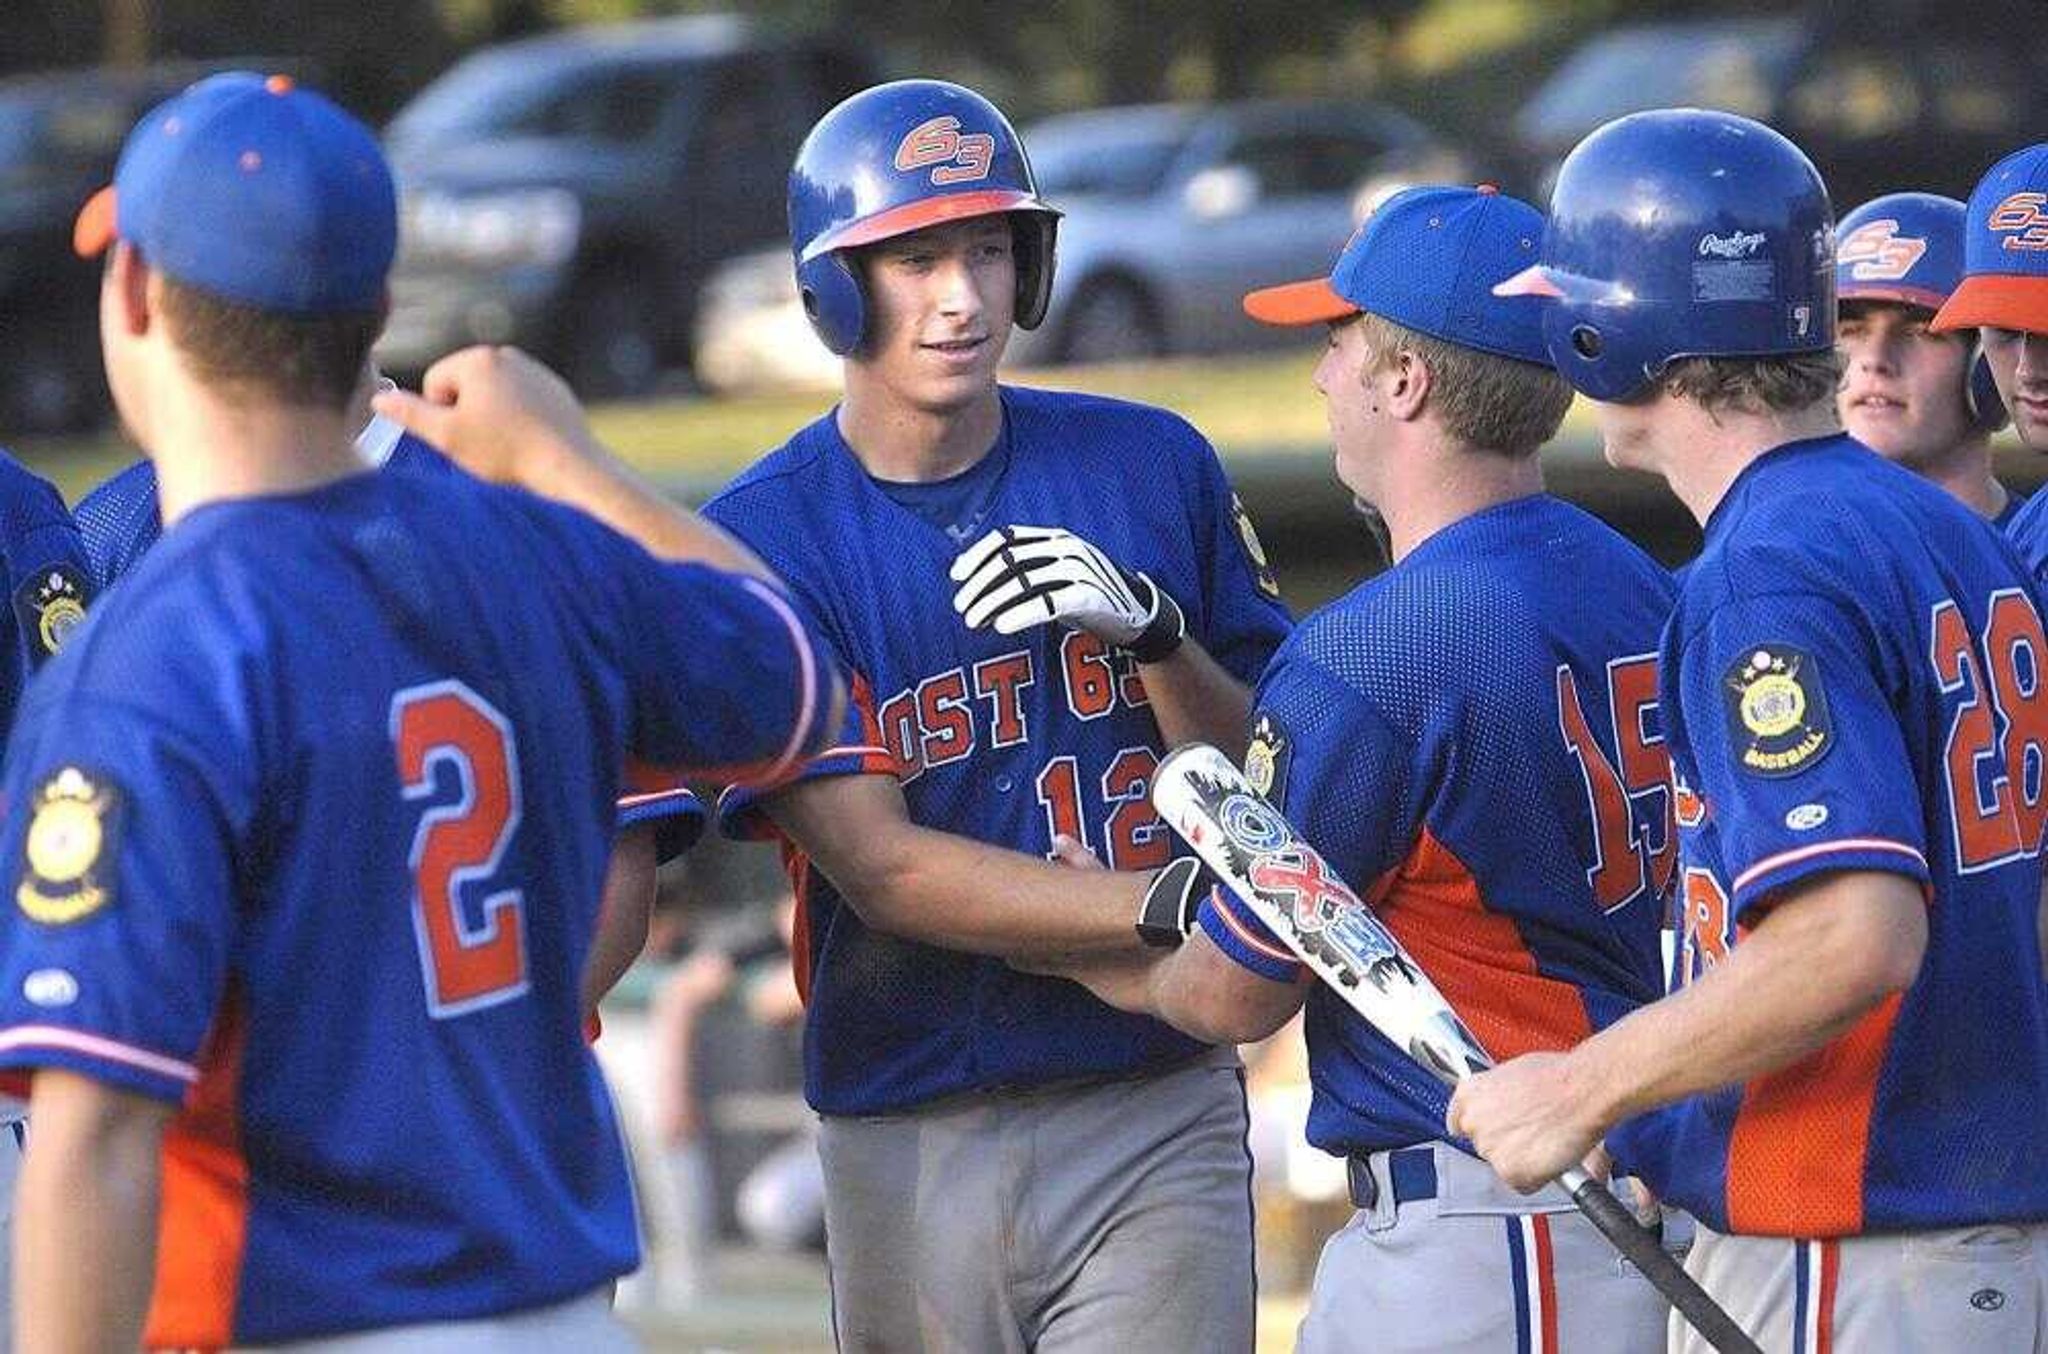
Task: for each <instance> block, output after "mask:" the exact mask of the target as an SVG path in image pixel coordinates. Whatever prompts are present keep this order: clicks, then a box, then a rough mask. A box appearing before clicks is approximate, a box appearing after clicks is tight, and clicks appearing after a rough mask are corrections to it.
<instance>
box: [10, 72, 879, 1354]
mask: <svg viewBox="0 0 2048 1354" xmlns="http://www.w3.org/2000/svg"><path fill="white" fill-rule="evenodd" d="M396 215H397V214H396V209H395V199H394V193H393V190H392V185H391V179H390V175H389V172H388V170H387V168H386V167H385V164H384V161H383V158H382V156H381V154H380V153H379V151H378V150H377V146H376V142H375V140H374V139H373V137H372V136H371V134H370V132H369V131H368V129H367V128H364V127H363V126H362V125H361V124H359V123H357V122H355V121H354V120H353V119H352V118H350V117H348V115H346V114H345V113H343V112H342V111H341V110H339V109H338V108H336V107H335V106H334V105H333V104H331V103H329V102H328V101H327V100H325V99H324V98H321V97H320V96H318V95H316V94H313V93H311V92H309V91H305V90H300V89H297V88H295V87H294V86H293V85H292V84H291V82H290V81H288V80H285V79H283V78H281V77H273V78H272V79H270V80H268V81H266V80H263V79H261V78H259V77H256V76H252V75H244V74H233V75H224V76H218V77H215V78H212V79H209V80H206V81H203V82H201V83H200V84H197V85H195V86H193V87H191V88H190V89H188V90H187V91H185V92H184V93H183V94H181V95H179V96H178V97H176V98H175V99H173V100H171V101H170V102H168V103H167V104H165V105H163V106H162V107H160V108H158V109H157V110H155V111H154V112H152V113H151V114H150V115H149V116H148V117H146V118H145V119H144V120H143V121H142V122H141V123H140V124H139V125H138V126H137V128H136V129H135V130H134V131H133V132H132V133H131V134H130V137H129V139H128V142H127V144H126V146H125V147H124V149H123V153H122V156H121V159H120V162H119V165H118V167H117V169H116V172H115V180H114V185H113V187H112V188H111V189H110V190H108V191H106V192H103V193H101V194H100V195H98V196H97V197H95V199H94V200H93V201H92V202H91V203H89V204H88V205H87V207H86V209H85V211H84V212H83V213H82V215H81V217H80V221H79V225H78V231H77V239H78V243H79V246H80V248H81V251H82V252H85V253H87V254H92V253H97V252H102V251H104V252H106V253H107V256H108V262H107V266H106V270H105V273H104V275H103V282H102V292H101V311H100V313H101V333H102V341H103V345H104V347H105V349H106V365H107V369H108V375H109V378H110V384H111V386H112V389H113V391H114V396H115V399H116V401H117V403H118V405H119V408H120V411H121V414H122V417H123V418H124V420H125V421H126V423H127V424H128V426H129V427H130V429H131V430H132V431H133V432H134V433H135V434H136V436H137V438H138V440H139V441H140V442H141V443H142V444H143V445H144V446H145V447H146V448H147V449H148V451H149V454H150V456H151V458H152V460H153V461H154V462H155V463H156V465H157V468H158V472H159V493H160V502H161V506H162V515H163V518H164V521H165V522H166V524H167V526H168V528H169V529H168V531H167V534H166V536H165V538H164V540H163V541H162V542H161V543H160V544H159V545H158V546H157V547H156V548H154V549H152V550H151V551H150V552H149V554H148V556H147V557H146V558H145V559H144V560H143V561H142V562H141V564H139V565H138V566H137V567H136V568H135V569H134V570H132V571H131V573H130V574H129V575H128V576H127V577H126V578H124V580H123V581H122V583H121V584H120V586H119V587H118V588H115V589H112V590H110V591H109V593H108V594H107V596H106V597H104V598H103V599H101V602H100V604H99V605H97V606H96V607H95V609H94V611H93V612H92V614H91V615H90V616H89V617H88V619H87V622H86V624H85V627H84V628H83V629H82V630H81V631H80V632H79V634H78V635H77V636H76V638H75V639H74V641H73V642H72V643H71V644H70V645H68V646H67V647H66V649H65V650H64V651H63V652H62V653H60V654H59V655H58V656H57V657H56V658H55V659H54V660H53V661H52V662H51V663H50V665H49V666H48V668H47V669H46V670H45V671H44V673H43V674H42V676H41V678H40V679H39V680H38V682H37V683H36V684H35V686H34V687H33V688H32V689H31V691H30V693H29V696H28V699H27V700H26V701H25V702H24V703H23V706H22V710H21V712H20V716H19V719H18V722H17V725H16V729H15V736H14V739H13V741H12V743H11V746H10V748H9V752H8V760H7V768H6V793H7V797H8V802H9V803H10V804H11V805H13V806H14V812H13V813H12V814H11V815H10V817H9V820H8V822H7V824H6V828H5V834H4V837H0V870H4V871H5V872H6V873H7V875H8V876H9V877H10V878H12V879H13V880H14V884H13V888H12V891H11V899H12V902H13V907H12V908H10V910H9V912H8V919H9V920H8V924H7V925H6V926H5V928H4V929H0V1067H7V1068H10V1069H17V1070H20V1071H26V1072H29V1073H31V1074H32V1076H33V1086H34V1093H35V1105H36V1116H37V1123H36V1133H35V1135H34V1137H33V1138H32V1140H31V1142H30V1145H29V1150H28V1156H27V1161H26V1164H25V1166H24V1169H23V1174H22V1186H21V1224H22V1225H21V1228H20V1230H19V1242H20V1244H19V1245H18V1247H17V1274H16V1290H15V1291H16V1301H17V1330H18V1331H19V1333H20V1334H21V1336H22V1338H23V1342H24V1344H25V1345H27V1346H29V1347H32V1348H36V1349H113V1348H135V1347H136V1345H137V1344H138V1342H141V1343H145V1344H147V1345H148V1346H150V1347H152V1348H178V1349H183V1348H206V1349H217V1348H222V1347H225V1346H229V1345H255V1344H278V1343H286V1342H295V1341H299V1340H323V1339H326V1338H328V1337H341V1336H344V1335H347V1336H351V1337H352V1338H351V1339H350V1341H349V1343H348V1346H347V1347H348V1348H350V1349H352V1350H365V1351H375V1350H387V1349H392V1350H395V1349H425V1348H432V1349H437V1350H438V1349H484V1348H488V1349H492V1350H536V1351H537V1350H553V1349H565V1348H573V1349H578V1350H583V1349H592V1350H597V1349H616V1348H622V1347H625V1346H626V1345H627V1344H628V1341H627V1340H626V1338H625V1336H624V1333H623V1331H622V1330H621V1329H620V1328H619V1327H618V1326H617V1325H616V1324H615V1323H614V1321H613V1320H612V1318H611V1316H610V1313H609V1307H608V1301H607V1297H608V1287H609V1281H610V1280H612V1279H613V1278H615V1277H616V1276H617V1275H619V1274H620V1273H622V1272H624V1271H626V1270H627V1269H630V1268H631V1267H632V1266H633V1264H634V1263H635V1260H636V1257H635V1239H634V1220H633V1208H632V1199H631V1193H630V1188H629V1184H628V1178H627V1170H626V1163H625V1159H624V1155H623V1152H622V1151H621V1150H620V1149H619V1147H618V1145H617V1142H618V1139H617V1129H616V1125H615V1123H614V1122H613V1116H612V1111H611V1108H610V1104H609V1101H608V1099H607V1097H606V1095H605V1093H604V1089H603V1084H602V1080H601V1078H600V1077H599V1075H598V1072H597V1068H596V1064H595V1061H594V1060H593V1059H592V1057H591V1055H590V1053H589V1051H588V1050H587V1048H586V1047H585V1046H584V1044H583V1042H582V1041H581V1040H580V1039H579V1038H578V1028H579V1024H580V1016H581V1013H582V1006H583V1003H582V998H581V992H580V977H581V973H582V971H583V969H584V963H585V958H586V955H587V953H588V951H589V948H590V936H591V933H592V930H593V926H594V922H595V913H596V910H597V904H598V892H599V885H600V881H601V879H602V877H603V874H604V869H605V859H606V856H607V854H608V853H609V850H610V846H611V840H612V813H613V810H612V800H613V796H614V794H615V792H616V788H617V785H618V780H619V772H620V751H619V749H621V748H630V749H631V750H632V751H633V752H634V753H635V754H638V755H641V756H643V757H647V758H650V759H651V760H653V761H655V762H657V763H660V764H675V765H687V764H703V765H716V766H730V767H738V768H742V769H741V770H740V771H739V772H738V774H741V775H751V774H762V775H769V776H772V775H776V774H779V773H780V772H781V770H782V769H783V768H785V767H788V766H791V765H793V764H794V763H795V762H796V761H798V760H799V759H800V758H801V757H803V756H804V755H806V754H807V753H808V752H810V751H811V750H812V749H815V748H818V747H821V746H822V745H823V744H824V743H825V742H826V741H828V739H829V736H830V733H831V730H832V729H833V728H834V727H836V720H837V707H838V706H839V704H840V696H839V692H838V689H837V686H836V682H835V679H834V677H833V675H832V674H831V672H830V671H829V669H828V667H827V665H826V659H825V656H824V655H823V653H822V652H821V651H819V650H818V649H816V648H815V647H814V645H813V642H812V641H811V639H810V638H809V637H808V636H807V635H806V633H805V632H804V631H803V629H802V627H801V625H800V623H799V622H798V621H797V619H796V617H795V615H794V612H793V611H792V610H791V608H790V607H789V605H788V604H787V602H785V601H784V600H783V599H782V598H781V596H780V595H779V593H778V591H777V590H776V589H775V588H774V587H773V586H772V585H771V584H770V583H768V582H765V581H762V580H760V579H756V578H751V577H744V576H736V575H732V574H727V573H724V572H721V571H720V570H719V569H715V568H709V567H705V566H704V565H703V564H667V563H658V562H657V561H656V560H655V559H654V558H652V557H650V555H649V554H648V552H647V551H646V550H645V549H642V548H641V547H640V546H639V545H636V544H634V543H633V542H632V541H631V540H628V539H627V538H626V537H624V536H622V535H620V534H618V532H617V531H615V530H612V529H610V528H609V527H607V526H604V525H600V523H599V521H595V520H592V516H595V517H598V518H601V519H603V520H604V521H609V522H612V523H614V524H616V525H618V526H623V527H630V528H632V529H633V530H634V532H635V534H636V535H640V536H643V537H644V538H645V539H646V540H647V541H648V542H649V543H650V544H653V545H655V546H658V547H659V548H660V550H661V553H663V554H664V555H667V556H670V557H674V558H690V557H694V558H696V559H699V560H706V561H716V562H719V563H722V564H730V565H733V566H736V567H741V568H748V569H756V568H758V564H757V562H755V561H754V560H753V558H752V557H751V556H750V555H748V554H747V553H746V552H744V551H743V550H741V549H739V548H738V547H737V546H735V545H734V544H733V543H732V542H731V541H730V540H729V539H728V538H726V537H724V536H723V535H722V533H718V532H716V531H714V530H712V529H709V528H707V527H706V526H705V525H703V524H702V523H700V522H697V521H696V520H695V519H692V518H689V517H687V516H685V515H683V514H680V513H677V512H675V511H674V510H672V509H667V508H665V507H664V506H663V505H661V504H660V503H659V502H658V500H655V499H653V498H652V497H651V496H647V495H639V496H638V497H637V498H636V497H635V493H636V491H635V490H634V488H633V485H632V482H631V481H630V480H629V479H627V478H626V477H624V476H622V475H619V474H617V473H615V472H614V470H613V468H612V467H611V466H610V465H609V464H608V463H607V462H605V461H604V460H603V459H601V458H599V457H598V456H596V455H595V454H594V453H593V454H589V455H584V456H582V457H581V458H580V459H579V461H578V463H577V464H576V465H575V466H573V467H564V466H562V465H560V464H553V465H551V466H550V467H549V472H550V476H551V483H552V484H554V485H555V486H556V487H557V488H560V489H562V490H563V491H564V493H565V496H566V497H567V498H568V499H569V501H570V504H571V507H565V506H561V505H558V504H554V503H548V502H544V501H542V500H541V499H539V498H536V497H534V496H532V495H530V494H521V493H516V492H512V491H509V490H505V489H500V488H495V487H492V486H489V485H485V484H482V483H479V482H477V481H476V480H473V479H471V478H469V477H468V476H456V475H450V476H443V477H440V478H438V479H429V478H426V477H415V478H414V479H412V480H411V481H409V482H401V481H400V480H399V479H398V478H397V477H396V476H390V475H382V474H371V473H367V471H366V470H365V467H364V466H363V464H362V461H361V459H360V456H359V454H358V453H357V451H356V449H355V448H354V447H353V445H352V444H351V435H352V433H353V432H354V431H355V426H354V424H353V421H352V420H351V419H350V417H349V415H348V413H347V410H348V408H349V406H350V403H351V400H352V398H353V397H355V395H356V394H357V391H358V389H359V383H360V380H361V375H362V373H363V371H364V358H365V355H366V353H367V352H368V349H369V346H370V344H371V342H372V341H373V340H374V338H375V337H376V334H377V330H378V328H379V327H380V326H381V324H382V319H383V311H384V297H385V288H386V275H387V272H388V269H389V266H390V262H391V258H392V253H393V247H394V242H395V238H396ZM313 258H317V259H319V260H321V267H319V268H318V269H309V268H307V267H306V266H305V261H306V260H307V259H313ZM501 426H504V427H506V428H508V429H511V430H513V431H508V432H507V433H506V436H505V439H504V441H505V444H506V446H507V447H511V448H516V447H517V446H519V445H520V441H519V439H518V438H517V437H516V436H515V435H514V433H515V431H516V425H514V424H512V423H510V422H509V421H508V422H504V423H501ZM467 468H468V469H470V470H471V471H472V472H473V473H476V474H479V475H482V476H484V477H486V478H493V479H503V478H512V477H516V476H518V475H519V474H520V473H522V472H521V470H520V461H519V459H517V458H516V457H515V456H513V455H512V454H511V453H510V452H509V451H507V452H501V453H500V455H499V456H498V457H497V458H495V459H492V458H481V457H480V458H478V459H475V460H473V461H471V462H470V463H468V465H467ZM572 507H573V508H580V509H582V510H583V511H573V510H571V508H572ZM627 509H631V510H630V511H628V510H627ZM586 513H589V514H592V516H586V515H585V514H586ZM650 524H652V526H653V527H655V528H659V529H649V527H650ZM509 579H517V580H519V581H520V582H519V586H520V588H521V595H520V600H519V604H518V605H517V606H509V605H507V604H506V603H505V601H504V600H503V598H504V590H505V588H506V586H507V580H509ZM145 1309H147V1319H146V1323H145ZM316 1347H317V1346H316Z"/></svg>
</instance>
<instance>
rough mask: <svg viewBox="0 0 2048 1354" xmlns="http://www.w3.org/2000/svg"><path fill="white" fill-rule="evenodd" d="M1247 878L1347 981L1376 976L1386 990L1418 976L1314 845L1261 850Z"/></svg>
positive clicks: (1306, 944) (1299, 936) (1377, 984)
mask: <svg viewBox="0 0 2048 1354" xmlns="http://www.w3.org/2000/svg"><path fill="white" fill-rule="evenodd" d="M1281 827H1282V828H1283V829H1284V828H1285V827H1286V824H1285V823H1284V822H1283V823H1282V824H1281ZM1245 881H1246V882H1247V883H1249V884H1250V885H1251V886H1252V888H1254V889H1255V890H1257V891H1258V894H1259V896H1260V897H1261V898H1263V899H1265V900H1266V901H1267V902H1268V903H1270V904H1272V905H1273V906H1275V907H1278V908H1280V909H1282V910H1283V911H1284V912H1285V913H1286V914H1287V918H1288V921H1289V922H1290V924H1291V926H1292V929H1293V931H1294V934H1295V938H1296V939H1298V940H1299V941H1300V942H1301V945H1302V948H1303V949H1305V950H1307V951H1308V952H1309V953H1310V954H1311V955H1313V956H1315V957H1316V958H1317V959H1320V960H1322V961H1323V962H1325V963H1327V964H1329V965H1330V966H1331V967H1332V968H1333V969H1335V970H1337V973H1336V977H1337V979H1338V980H1339V981H1340V982H1342V983H1344V984H1345V985H1346V986H1349V987H1356V986H1357V985H1358V984H1359V983H1360V982H1370V983H1372V985H1373V986H1374V987H1377V988H1378V989H1380V990H1381V991H1382V992H1385V991H1389V990H1391V988H1392V987H1393V986H1394V984H1395V983H1396V982H1406V983H1411V984H1412V983H1413V982H1415V980H1416V977H1417V975H1416V973H1415V970H1414V969H1413V968H1411V967H1410V966H1409V964H1408V961H1407V958H1406V957H1405V956H1404V955H1402V953H1401V951H1400V949H1399V948H1398V947H1396V946H1395V944H1394V942H1393V939H1392V937H1390V936H1389V935H1388V934H1387V932H1386V929H1385V928H1384V927H1382V926H1381V925H1380V924H1379V921H1378V919H1377V918H1375V917H1374V916H1373V915H1372V913H1371V911H1370V910H1369V909H1368V908H1367V907H1366V905H1365V904H1364V903H1363V902H1361V901H1359V897H1358V895H1357V894H1355V893H1353V892H1352V891H1351V890H1350V888H1349V887H1347V886H1346V885H1345V883H1344V881H1343V880H1342V879H1339V878H1338V877H1337V876H1336V875H1334V874H1332V873H1330V870H1329V867H1328V866H1326V865H1324V864H1323V858H1322V857H1321V856H1319V855H1317V854H1316V853H1315V852H1314V851H1311V850H1309V849H1308V848H1306V847H1289V848H1288V849H1286V850H1284V851H1277V852H1274V853H1272V854H1270V855H1266V856H1261V857H1259V858H1258V859H1256V860H1254V861H1253V862H1252V863H1251V867H1250V868H1249V869H1247V870H1246V871H1245Z"/></svg>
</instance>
